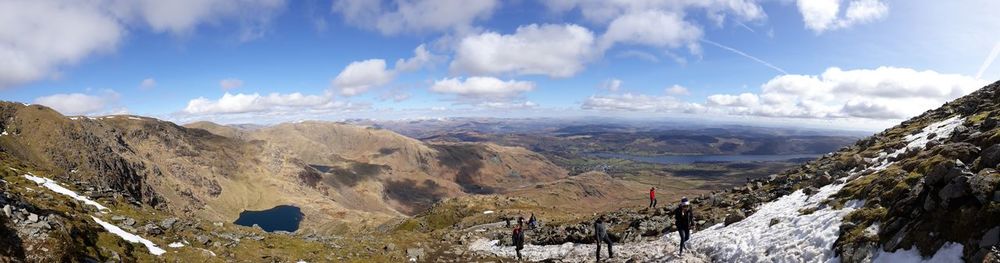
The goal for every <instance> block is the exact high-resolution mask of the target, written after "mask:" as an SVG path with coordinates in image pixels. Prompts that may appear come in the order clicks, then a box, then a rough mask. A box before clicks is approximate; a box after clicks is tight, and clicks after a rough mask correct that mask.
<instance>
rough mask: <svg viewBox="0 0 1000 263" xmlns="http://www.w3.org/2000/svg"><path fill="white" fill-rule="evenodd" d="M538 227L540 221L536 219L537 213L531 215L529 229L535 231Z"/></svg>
mask: <svg viewBox="0 0 1000 263" xmlns="http://www.w3.org/2000/svg"><path fill="white" fill-rule="evenodd" d="M536 227H538V219H536V218H535V213H531V217H529V218H528V229H531V230H535V228H536Z"/></svg>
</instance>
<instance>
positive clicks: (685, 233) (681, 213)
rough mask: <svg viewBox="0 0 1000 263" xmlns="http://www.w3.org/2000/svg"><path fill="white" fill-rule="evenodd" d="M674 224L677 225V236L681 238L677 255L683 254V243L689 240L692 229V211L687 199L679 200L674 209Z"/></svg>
mask: <svg viewBox="0 0 1000 263" xmlns="http://www.w3.org/2000/svg"><path fill="white" fill-rule="evenodd" d="M674 223H675V224H676V225H677V234H679V235H680V236H681V249H680V252H678V253H677V254H678V255H680V254H683V253H684V242H687V240H688V239H689V238H691V228H692V227H694V211H693V210H692V209H691V203H689V202H688V199H687V197H684V198H681V204H680V205H679V206H677V209H674Z"/></svg>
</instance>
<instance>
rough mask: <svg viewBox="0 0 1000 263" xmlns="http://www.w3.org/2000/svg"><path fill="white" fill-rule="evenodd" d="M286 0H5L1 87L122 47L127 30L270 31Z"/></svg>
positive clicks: (0, 9)
mask: <svg viewBox="0 0 1000 263" xmlns="http://www.w3.org/2000/svg"><path fill="white" fill-rule="evenodd" d="M284 4H285V2H284V1H283V0H241V1H237V2H233V1H218V0H186V1H71V0H50V1H31V0H10V1H0V61H4V63H2V64H0V88H6V87H11V86H14V85H19V84H23V83H27V82H31V81H36V80H39V79H44V78H49V77H52V75H54V74H57V73H56V72H57V71H58V70H59V69H60V67H62V66H67V65H73V64H76V63H78V62H79V61H81V60H83V59H85V58H87V57H89V56H92V55H95V54H102V53H110V52H113V51H114V50H116V49H117V47H118V44H119V43H120V42H121V39H122V38H123V37H124V36H125V35H126V31H127V29H136V28H142V27H143V26H148V27H149V28H150V29H152V30H153V31H155V32H171V33H174V34H188V33H190V32H193V31H194V29H195V27H196V26H198V25H200V24H206V23H216V22H221V21H223V20H235V21H236V22H237V24H238V26H239V27H240V28H241V29H240V31H241V32H240V38H241V39H244V40H248V39H252V38H255V37H258V36H260V35H261V34H262V33H263V32H264V31H266V28H267V25H268V24H269V21H270V18H271V17H272V16H273V15H274V14H276V13H278V12H280V11H281V10H283V8H284Z"/></svg>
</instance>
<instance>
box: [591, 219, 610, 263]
mask: <svg viewBox="0 0 1000 263" xmlns="http://www.w3.org/2000/svg"><path fill="white" fill-rule="evenodd" d="M605 221H607V219H605V218H604V216H603V215H602V216H601V217H598V218H597V221H594V241H595V242H594V243H595V244H597V261H598V262H600V261H601V242H604V243H605V244H608V258H613V257H615V255H614V253H612V252H611V237H609V236H608V227H607V226H606V225H604V222H605Z"/></svg>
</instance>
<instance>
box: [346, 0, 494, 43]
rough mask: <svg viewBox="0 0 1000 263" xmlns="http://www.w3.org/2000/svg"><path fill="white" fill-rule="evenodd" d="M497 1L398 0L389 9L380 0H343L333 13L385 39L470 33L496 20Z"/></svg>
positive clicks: (389, 5)
mask: <svg viewBox="0 0 1000 263" xmlns="http://www.w3.org/2000/svg"><path fill="white" fill-rule="evenodd" d="M499 5H500V2H499V1H496V0H395V1H392V2H391V3H389V4H388V7H391V8H392V9H389V8H386V6H385V5H384V4H383V2H382V1H379V0H339V1H335V2H334V4H333V11H334V12H335V13H339V14H341V15H342V16H343V17H344V20H345V21H347V22H348V23H350V24H353V25H356V26H359V27H362V28H368V29H375V30H378V31H379V32H381V33H382V34H384V35H398V34H404V33H422V32H441V31H448V30H454V31H459V32H463V31H468V30H469V29H471V28H472V23H473V22H475V21H477V20H481V19H486V18H489V17H490V16H492V14H493V10H494V9H496V8H497V7H498V6H499Z"/></svg>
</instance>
